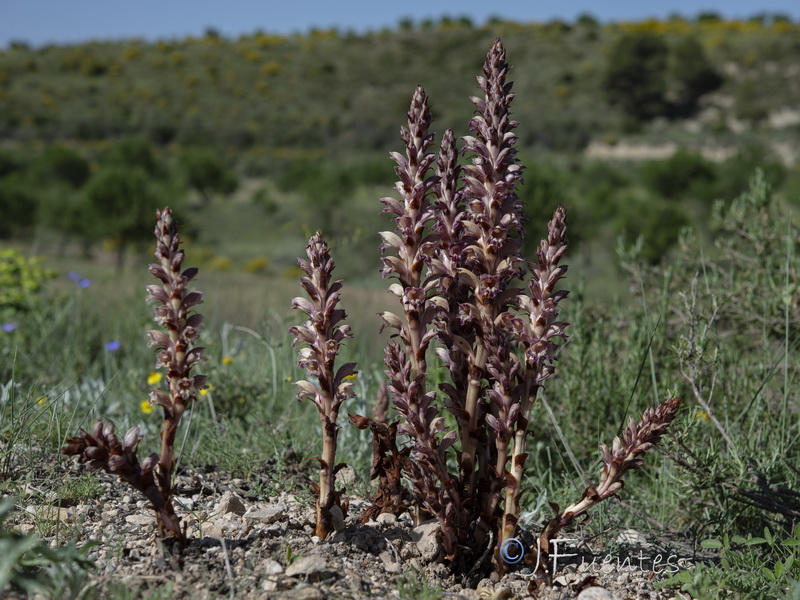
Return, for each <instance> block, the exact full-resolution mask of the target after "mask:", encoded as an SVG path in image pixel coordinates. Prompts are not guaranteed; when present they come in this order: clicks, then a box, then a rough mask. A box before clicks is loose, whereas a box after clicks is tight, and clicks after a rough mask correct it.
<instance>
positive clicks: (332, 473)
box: [291, 233, 356, 539]
mask: <svg viewBox="0 0 800 600" xmlns="http://www.w3.org/2000/svg"><path fill="white" fill-rule="evenodd" d="M306 254H307V256H308V260H307V261H306V260H303V259H298V261H297V262H298V264H299V265H300V268H301V269H302V270H303V271H304V272H305V273H306V275H307V277H301V278H300V285H302V286H303V289H304V290H305V291H306V293H307V294H308V297H309V298H308V299H306V298H300V297H298V298H295V299H294V300H292V308H294V309H297V310H300V311H302V312H304V313H305V314H306V315H307V316H308V319H307V320H306V322H305V323H304V324H303V325H298V326H296V327H292V328H291V333H293V334H294V336H295V337H294V342H293V345H295V346H296V345H297V344H299V343H302V344H303V346H302V347H301V348H299V349H298V355H299V356H300V366H301V367H303V368H305V369H306V372H307V373H308V375H309V377H313V378H315V379H316V380H317V383H312V382H311V381H308V380H301V381H298V382H296V383H295V385H296V386H297V399H298V400H302V399H303V398H309V399H310V400H311V401H312V402H313V403H314V404H315V405H316V407H317V408H318V409H319V418H320V421H321V423H322V457H321V458H317V459H316V460H318V461H319V485H316V484H314V486H312V487H313V489H314V491H315V492H316V493H317V530H316V534H317V536H319V538H320V539H324V538H325V537H326V536H327V535H328V534H329V533H330V532H331V531H332V530H333V529H334V523H333V515H332V510H334V509H339V510H341V512H342V515H341V516H342V517H344V516H346V515H347V502H346V501H344V502H343V501H342V496H341V492H339V491H337V490H336V472H337V471H338V470H339V469H340V468H342V467H343V466H345V465H344V463H342V464H339V465H337V464H336V436H337V432H338V429H337V426H336V420H337V418H338V416H339V408H340V407H341V405H342V402H344V401H345V400H347V399H348V398H352V397H353V384H352V382H351V381H349V380H348V378H350V376H352V375H355V373H356V370H355V367H356V364H355V363H347V364H345V365H342V366H341V367H339V369H337V370H334V364H335V361H336V355H337V354H338V353H339V349H340V346H341V343H342V341H343V340H345V339H348V338H352V337H353V334H352V332H351V331H350V326H349V325H345V324H342V323H341V321H342V320H344V318H345V317H346V316H347V315H346V314H345V312H344V311H343V310H342V309H339V308H336V306H337V305H338V303H339V300H340V297H341V295H340V294H339V290H340V289H341V287H342V282H341V281H334V282H333V283H331V273H332V272H333V269H334V263H333V259H332V258H331V256H330V251H329V250H328V244H326V243H325V240H323V239H322V236H321V235H320V234H319V233H317V234H315V235H314V236H312V237H311V239H310V240H309V241H308V246H307V247H306Z"/></svg>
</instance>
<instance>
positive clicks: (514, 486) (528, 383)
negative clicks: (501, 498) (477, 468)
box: [500, 372, 539, 544]
mask: <svg viewBox="0 0 800 600" xmlns="http://www.w3.org/2000/svg"><path fill="white" fill-rule="evenodd" d="M532 380H533V374H532V373H530V372H529V373H528V374H527V375H526V377H525V395H524V396H523V398H524V400H523V401H522V410H521V417H520V421H519V424H520V425H519V426H518V427H517V430H516V432H515V433H514V449H513V453H512V456H511V478H510V479H508V483H507V485H506V492H505V511H504V512H503V529H502V531H501V532H500V544H502V543H503V542H505V541H506V540H507V539H509V538H512V537H515V536H516V532H517V522H518V521H519V505H518V503H517V501H516V499H517V498H518V497H519V493H520V490H521V488H522V477H523V475H524V474H525V459H526V454H525V442H526V440H527V436H528V423H529V422H530V421H529V420H530V416H531V409H532V408H533V404H534V402H535V401H536V395H537V393H538V391H539V387H538V386H535V385H533V384H532ZM523 424H524V426H522V425H523Z"/></svg>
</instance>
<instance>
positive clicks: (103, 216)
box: [79, 166, 162, 267]
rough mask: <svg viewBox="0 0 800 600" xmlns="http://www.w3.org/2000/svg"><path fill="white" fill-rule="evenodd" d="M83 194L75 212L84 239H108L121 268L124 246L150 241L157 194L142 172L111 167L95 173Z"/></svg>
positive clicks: (157, 205) (157, 201) (157, 198)
mask: <svg viewBox="0 0 800 600" xmlns="http://www.w3.org/2000/svg"><path fill="white" fill-rule="evenodd" d="M84 192H85V195H84V202H83V203H82V204H81V205H79V209H81V210H80V212H81V217H80V218H81V219H83V220H84V221H85V223H86V225H87V233H88V235H89V236H90V237H92V238H95V239H104V238H112V239H113V240H114V241H115V244H116V247H117V266H118V267H122V265H123V261H124V252H125V249H126V247H127V245H128V244H129V243H131V242H135V241H138V240H148V239H149V238H150V235H151V234H150V225H151V223H152V221H153V215H154V214H155V212H156V210H157V209H158V208H160V207H161V205H162V199H161V198H160V195H159V193H158V190H157V189H156V188H155V187H154V185H153V184H152V183H151V181H150V177H149V176H148V175H147V173H146V172H145V171H143V170H142V169H137V168H126V167H121V166H119V167H117V166H112V167H105V168H103V169H101V170H100V171H98V172H97V173H95V174H94V175H93V176H92V178H91V179H90V180H89V182H88V183H87V184H86V187H85V190H84Z"/></svg>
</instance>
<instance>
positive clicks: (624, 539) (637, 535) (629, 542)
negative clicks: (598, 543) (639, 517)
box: [614, 529, 650, 547]
mask: <svg viewBox="0 0 800 600" xmlns="http://www.w3.org/2000/svg"><path fill="white" fill-rule="evenodd" d="M614 542H615V543H617V544H621V545H623V546H636V547H640V546H643V547H644V546H649V545H650V544H649V543H648V542H647V538H646V537H645V536H644V534H643V533H641V532H639V531H636V530H635V529H623V530H622V531H620V532H619V534H617V537H615V538H614Z"/></svg>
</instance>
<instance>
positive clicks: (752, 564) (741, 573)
mask: <svg viewBox="0 0 800 600" xmlns="http://www.w3.org/2000/svg"><path fill="white" fill-rule="evenodd" d="M700 545H701V546H702V547H703V548H707V549H711V550H718V551H719V555H718V562H715V563H705V562H701V563H698V564H696V565H695V566H694V567H692V568H691V569H686V570H684V571H680V572H678V573H676V574H675V575H673V576H672V577H670V578H668V579H666V580H664V581H662V582H660V584H659V587H664V586H671V585H679V586H680V589H681V591H683V592H688V593H690V594H692V597H693V598H698V599H699V600H706V599H707V600H718V599H719V600H722V599H723V598H747V599H748V600H772V599H774V598H782V597H786V594H787V593H788V592H789V591H790V590H792V589H794V588H796V585H797V582H798V581H800V562H798V561H797V560H796V557H797V553H798V547H799V546H800V524H798V525H797V526H795V528H794V530H793V532H792V534H791V535H789V536H787V537H783V538H781V537H777V536H776V535H775V534H773V533H772V532H771V531H770V530H769V529H768V528H764V535H763V537H755V536H753V535H752V534H751V533H748V534H747V535H746V536H741V535H733V536H729V535H727V534H725V535H723V536H722V537H721V538H711V539H707V540H704V541H703V542H701V544H700Z"/></svg>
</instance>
